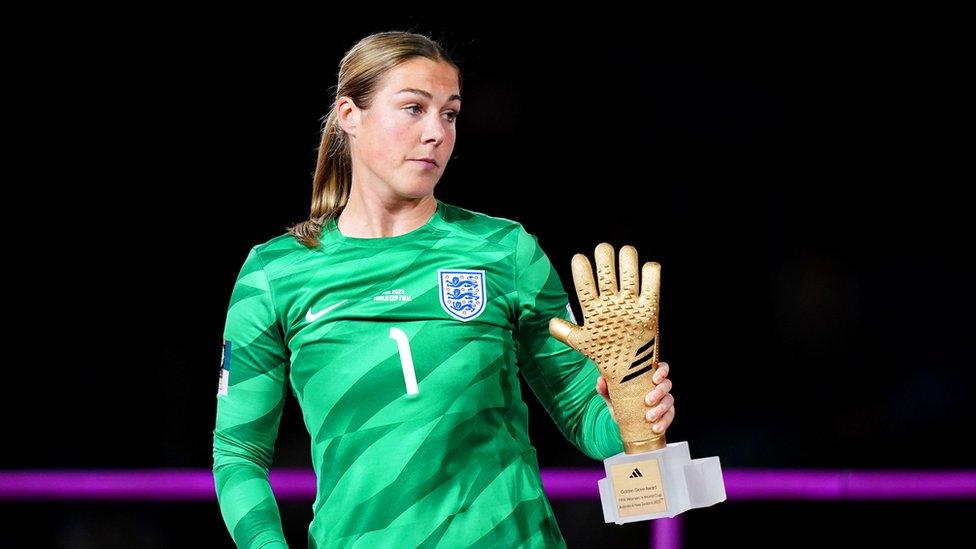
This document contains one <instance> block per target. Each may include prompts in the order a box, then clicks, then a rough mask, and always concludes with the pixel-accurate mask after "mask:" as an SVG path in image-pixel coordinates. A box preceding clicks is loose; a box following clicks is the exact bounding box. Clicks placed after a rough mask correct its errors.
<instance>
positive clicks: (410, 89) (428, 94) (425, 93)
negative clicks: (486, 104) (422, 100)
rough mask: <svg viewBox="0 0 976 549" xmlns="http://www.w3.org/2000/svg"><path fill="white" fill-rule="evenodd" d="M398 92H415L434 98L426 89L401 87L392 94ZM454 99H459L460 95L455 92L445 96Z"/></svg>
mask: <svg viewBox="0 0 976 549" xmlns="http://www.w3.org/2000/svg"><path fill="white" fill-rule="evenodd" d="M400 93H415V94H417V95H422V96H424V97H426V98H427V99H434V96H433V94H431V93H430V92H429V91H427V90H419V89H417V88H403V89H402V90H400V91H398V92H396V93H394V94H393V95H397V94H400ZM455 99H457V100H458V101H460V100H461V96H460V95H458V94H456V93H455V94H454V95H452V96H450V97H448V98H447V100H448V101H453V100H455Z"/></svg>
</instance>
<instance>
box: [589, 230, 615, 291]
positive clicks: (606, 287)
mask: <svg viewBox="0 0 976 549" xmlns="http://www.w3.org/2000/svg"><path fill="white" fill-rule="evenodd" d="M614 254H615V252H614V251H613V246H611V245H610V244H607V243H606V242H601V243H599V244H597V245H596V253H595V254H594V257H595V258H596V280H597V284H599V286H600V295H603V294H615V293H617V265H616V261H614Z"/></svg>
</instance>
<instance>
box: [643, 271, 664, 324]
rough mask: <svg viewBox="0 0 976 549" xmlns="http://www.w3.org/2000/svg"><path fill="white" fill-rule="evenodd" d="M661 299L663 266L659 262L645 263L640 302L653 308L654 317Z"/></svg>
mask: <svg viewBox="0 0 976 549" xmlns="http://www.w3.org/2000/svg"><path fill="white" fill-rule="evenodd" d="M660 297H661V264H660V263H658V262H657V261H648V262H647V263H644V268H643V269H642V270H641V293H640V300H641V301H643V302H644V303H645V304H646V305H648V306H650V307H653V308H654V311H653V313H652V315H654V316H656V315H657V304H658V301H660Z"/></svg>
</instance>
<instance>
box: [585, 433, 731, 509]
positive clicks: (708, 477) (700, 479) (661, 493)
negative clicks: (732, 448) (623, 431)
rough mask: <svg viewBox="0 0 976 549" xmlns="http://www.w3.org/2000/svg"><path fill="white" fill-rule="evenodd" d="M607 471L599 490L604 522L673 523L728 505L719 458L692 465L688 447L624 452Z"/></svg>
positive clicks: (609, 462)
mask: <svg viewBox="0 0 976 549" xmlns="http://www.w3.org/2000/svg"><path fill="white" fill-rule="evenodd" d="M603 467H604V469H605V470H606V472H607V476H606V478H603V479H600V480H599V481H597V484H598V486H599V488H600V501H601V502H602V503H603V519H604V520H605V521H606V522H616V523H617V524H625V523H628V522H636V521H639V520H652V519H657V518H661V517H669V518H670V517H674V516H675V515H678V514H680V513H684V512H685V511H687V510H688V509H698V508H700V507H708V506H711V505H715V504H716V503H719V502H722V501H725V499H726V498H725V481H724V480H723V479H722V466H721V464H720V463H719V460H718V456H715V457H708V458H699V459H691V456H690V454H689V453H688V443H687V442H673V443H669V444H667V446H665V447H664V448H661V449H659V450H654V451H651V452H641V453H639V454H627V453H625V452H620V453H619V454H616V455H614V456H611V457H608V458H607V459H605V460H603Z"/></svg>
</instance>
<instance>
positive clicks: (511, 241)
mask: <svg viewBox="0 0 976 549" xmlns="http://www.w3.org/2000/svg"><path fill="white" fill-rule="evenodd" d="M552 317H560V318H563V319H567V320H571V321H574V322H575V319H573V315H572V310H571V309H570V307H569V302H568V296H567V294H566V291H565V290H564V288H563V285H562V283H561V281H560V279H559V275H558V274H557V272H556V270H555V269H554V268H553V266H552V264H551V262H550V261H549V259H548V257H547V256H546V254H545V253H544V252H543V250H542V249H541V248H540V246H539V244H538V239H537V238H536V237H535V236H534V235H532V234H530V233H528V232H527V231H526V230H525V228H524V227H523V226H522V225H521V224H520V223H518V222H515V221H512V220H508V219H505V218H500V217H492V216H489V215H486V214H483V213H480V212H474V211H471V210H467V209H464V208H461V207H458V206H454V205H450V204H446V203H444V202H442V201H441V200H439V199H438V200H437V209H436V212H435V213H434V215H433V216H432V217H431V218H430V219H429V221H428V222H427V223H426V224H425V225H423V226H421V227H418V228H417V229H414V230H412V231H410V232H408V233H406V234H402V235H399V236H394V237H383V238H356V237H348V236H345V235H343V234H342V233H341V232H340V231H339V230H338V229H337V227H336V224H335V220H334V219H333V220H329V222H328V223H326V225H325V226H324V227H323V231H322V237H321V245H320V246H319V247H318V248H316V249H309V248H307V247H305V246H304V245H302V244H301V243H300V242H298V241H297V240H296V239H295V238H294V237H293V236H292V235H290V234H288V233H285V234H283V235H279V236H277V237H275V238H273V239H271V240H269V241H267V242H265V243H263V244H259V245H256V246H254V247H253V248H251V250H250V252H249V253H248V255H247V258H246V259H245V261H244V264H243V266H242V268H241V270H240V273H239V275H238V277H237V280H236V283H235V285H234V288H233V292H232V294H231V299H230V304H229V307H228V310H227V318H226V325H225V328H224V333H223V348H222V353H221V354H222V357H221V368H220V379H219V383H218V392H217V397H216V398H217V414H216V426H215V429H214V432H213V435H214V436H213V474H214V481H215V486H216V492H217V498H218V503H219V507H220V512H221V514H222V516H223V519H224V522H225V524H226V526H227V528H228V531H229V532H230V534H231V536H232V538H233V539H234V541H235V543H236V544H237V545H238V546H239V547H254V548H258V547H264V548H271V547H286V546H287V545H286V544H285V538H284V535H283V533H282V528H281V519H280V515H279V510H278V506H277V503H276V501H275V498H274V494H273V492H272V490H271V486H270V484H269V482H268V469H269V468H270V466H271V464H272V456H273V453H274V447H275V441H276V438H277V432H278V426H279V424H280V419H281V413H282V407H283V404H284V402H285V398H286V396H287V393H288V388H289V387H290V391H291V393H292V394H293V395H294V397H295V398H296V399H297V401H298V404H299V406H300V409H301V410H302V415H303V419H304V423H305V426H306V428H307V430H308V433H309V436H310V440H311V457H312V466H313V469H314V472H315V478H316V496H315V500H314V502H313V504H312V505H313V519H312V521H311V524H310V525H309V528H308V545H309V547H313V548H325V547H330V548H331V547H369V548H375V547H414V546H416V547H482V546H484V547H487V546H495V545H502V546H505V547H564V546H565V541H564V539H563V537H562V534H561V533H560V531H559V528H558V525H557V523H556V520H555V517H554V515H553V511H552V508H551V506H550V503H549V501H548V499H547V498H546V495H545V493H544V492H543V489H542V483H541V479H540V474H539V464H538V459H537V454H536V450H535V448H534V447H533V445H532V444H531V442H530V441H529V437H528V408H527V407H526V404H525V402H524V400H523V399H522V395H521V390H520V386H519V380H518V377H517V375H518V373H519V372H521V374H522V376H523V377H524V379H525V380H526V382H527V384H528V386H529V387H530V388H531V390H532V391H533V393H534V394H535V395H536V397H537V398H538V399H539V401H540V402H541V403H542V405H543V406H544V408H545V409H546V411H547V412H548V414H549V415H550V416H551V417H552V419H553V421H554V422H555V424H556V425H557V426H558V428H559V430H560V432H561V433H562V434H563V435H564V436H565V437H566V439H567V440H569V441H570V442H571V443H572V444H574V445H575V446H576V447H578V448H579V449H580V450H581V451H582V452H583V453H585V454H586V455H587V456H589V457H591V458H593V459H604V458H606V457H609V456H611V455H614V454H616V453H619V452H621V451H623V445H622V442H621V439H620V431H619V429H618V427H617V425H616V423H615V422H614V421H613V419H612V417H611V415H610V412H609V410H608V409H607V406H606V404H605V403H604V401H603V400H602V399H601V398H600V396H599V395H598V394H597V393H596V391H595V390H594V386H595V384H596V379H597V377H598V376H599V371H598V369H597V367H596V365H595V364H594V363H593V362H592V361H591V360H590V359H589V358H587V357H586V356H584V355H582V354H581V353H579V352H577V351H575V350H574V349H572V348H570V347H568V346H566V345H564V344H563V343H561V342H559V341H558V340H556V339H555V338H553V337H551V335H550V334H549V319H550V318H552Z"/></svg>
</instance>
